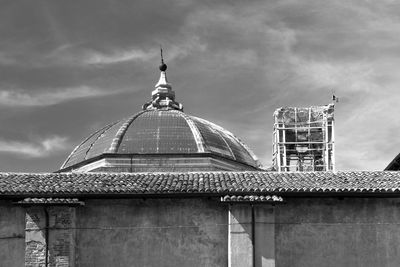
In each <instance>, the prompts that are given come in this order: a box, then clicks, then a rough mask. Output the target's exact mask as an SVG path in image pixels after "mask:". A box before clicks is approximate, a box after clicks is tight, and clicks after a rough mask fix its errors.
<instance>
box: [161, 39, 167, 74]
mask: <svg viewBox="0 0 400 267" xmlns="http://www.w3.org/2000/svg"><path fill="white" fill-rule="evenodd" d="M160 54H161V65H160V70H161V71H166V70H167V64H165V63H164V57H163V50H162V46H161V45H160Z"/></svg>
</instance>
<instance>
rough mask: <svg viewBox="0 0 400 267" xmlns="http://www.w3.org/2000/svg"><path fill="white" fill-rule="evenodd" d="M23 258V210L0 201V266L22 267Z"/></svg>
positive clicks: (7, 202)
mask: <svg viewBox="0 0 400 267" xmlns="http://www.w3.org/2000/svg"><path fill="white" fill-rule="evenodd" d="M24 258H25V210H24V209H23V208H21V207H17V206H14V205H12V203H11V201H5V200H2V201H0V266H7V267H22V266H24V262H25V260H24Z"/></svg>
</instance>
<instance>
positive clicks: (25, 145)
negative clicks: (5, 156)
mask: <svg viewBox="0 0 400 267" xmlns="http://www.w3.org/2000/svg"><path fill="white" fill-rule="evenodd" d="M67 148H70V144H68V142H67V138H66V137H61V136H52V137H49V138H47V139H43V140H39V141H36V142H23V141H10V140H1V139H0V153H11V154H16V155H21V156H25V157H30V158H42V157H47V156H49V155H51V154H53V153H55V152H57V151H63V150H65V149H67Z"/></svg>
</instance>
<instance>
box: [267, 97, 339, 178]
mask: <svg viewBox="0 0 400 267" xmlns="http://www.w3.org/2000/svg"><path fill="white" fill-rule="evenodd" d="M334 108H335V105H334V104H333V103H332V104H329V105H326V106H313V107H308V108H297V107H285V108H278V109H277V110H275V112H274V132H273V148H272V149H273V156H272V161H273V162H272V163H273V166H274V168H275V169H276V170H277V171H278V172H289V171H334V170H335V147H334V144H335V143H334Z"/></svg>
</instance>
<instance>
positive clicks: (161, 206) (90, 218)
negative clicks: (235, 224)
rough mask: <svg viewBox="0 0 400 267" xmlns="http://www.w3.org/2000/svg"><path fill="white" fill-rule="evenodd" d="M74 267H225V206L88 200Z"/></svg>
mask: <svg viewBox="0 0 400 267" xmlns="http://www.w3.org/2000/svg"><path fill="white" fill-rule="evenodd" d="M76 218H77V221H76V226H77V228H78V229H77V232H76V237H77V238H76V257H77V266H96V267H101V266H107V267H108V266H140V267H143V266H157V267H158V266H163V267H168V266H171V267H172V266H173V267H176V266H181V267H183V266H190V267H196V266H209V267H213V266H224V267H225V266H227V259H228V227H227V221H228V216H227V206H226V205H221V204H220V203H218V202H216V201H214V200H208V199H150V200H135V199H126V200H87V201H86V205H85V206H84V207H80V208H78V209H77V216H76Z"/></svg>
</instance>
